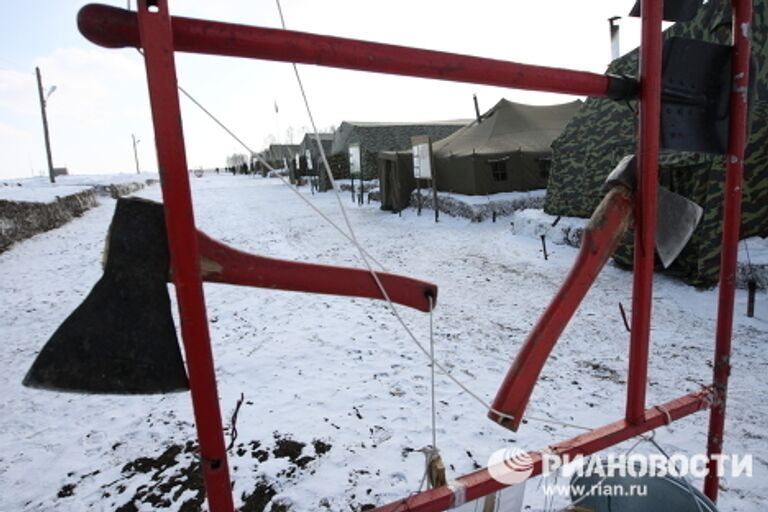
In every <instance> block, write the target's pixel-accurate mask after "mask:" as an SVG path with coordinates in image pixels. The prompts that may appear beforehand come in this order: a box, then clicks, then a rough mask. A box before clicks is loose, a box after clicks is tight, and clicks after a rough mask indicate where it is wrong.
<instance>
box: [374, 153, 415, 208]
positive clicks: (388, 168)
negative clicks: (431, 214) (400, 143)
mask: <svg viewBox="0 0 768 512" xmlns="http://www.w3.org/2000/svg"><path fill="white" fill-rule="evenodd" d="M415 188H416V178H414V177H413V153H412V152H410V151H382V152H380V153H379V189H380V193H381V209H382V210H392V211H394V212H399V211H400V210H403V209H404V208H407V207H408V205H409V204H410V202H411V193H412V192H413V191H414V189H415Z"/></svg>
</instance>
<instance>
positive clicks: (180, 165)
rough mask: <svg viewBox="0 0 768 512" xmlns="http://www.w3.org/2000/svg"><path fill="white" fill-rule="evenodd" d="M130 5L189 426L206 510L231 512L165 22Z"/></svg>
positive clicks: (163, 11)
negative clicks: (151, 132) (142, 68)
mask: <svg viewBox="0 0 768 512" xmlns="http://www.w3.org/2000/svg"><path fill="white" fill-rule="evenodd" d="M137 3H138V19H139V28H140V33H141V41H142V47H143V48H144V62H145V65H146V69H147V82H148V85H149V101H150V104H151V106H152V122H153V124H154V128H155V146H156V147H157V161H158V165H159V167H160V184H161V187H162V191H163V203H164V205H165V225H166V231H167V232H168V249H169V252H170V255H171V268H172V275H173V283H174V285H175V288H176V298H177V300H178V303H179V318H180V321H181V338H182V340H183V342H184V353H185V354H186V360H187V373H188V375H189V387H190V392H191V394H192V406H193V409H194V415H195V427H196V428H197V437H198V441H199V443H200V466H201V467H202V471H203V479H204V481H205V489H206V491H207V495H208V505H209V507H210V509H211V510H212V511H216V512H218V511H224V512H229V511H231V510H234V503H233V501H232V488H231V484H230V478H229V465H228V463H227V451H226V449H225V445H224V433H223V429H222V421H221V410H220V408H219V395H218V391H217V386H216V373H215V370H214V366H213V352H212V350H211V339H210V335H209V332H208V318H207V314H206V309H205V298H204V296H203V284H202V281H201V276H200V258H199V256H198V254H199V251H198V244H197V230H196V229H195V218H194V213H193V210H192V192H191V190H190V188H189V171H188V167H187V157H186V152H185V149H184V133H183V131H182V127H181V110H180V108H179V94H178V89H177V83H176V66H175V59H174V53H173V39H172V31H171V17H170V15H169V14H168V5H167V3H166V2H164V1H159V2H156V4H157V10H156V11H155V12H151V11H150V10H149V8H148V6H147V2H146V1H140V2H137Z"/></svg>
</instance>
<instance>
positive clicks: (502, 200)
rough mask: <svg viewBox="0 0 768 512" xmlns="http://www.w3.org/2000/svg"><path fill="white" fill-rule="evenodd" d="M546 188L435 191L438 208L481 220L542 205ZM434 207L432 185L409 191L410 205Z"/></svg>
mask: <svg viewBox="0 0 768 512" xmlns="http://www.w3.org/2000/svg"><path fill="white" fill-rule="evenodd" d="M545 194H546V190H543V189H542V190H532V191H530V192H502V193H499V194H493V195H489V196H467V195H464V194H453V193H450V192H439V191H438V193H437V203H438V205H437V207H438V209H439V210H440V211H441V212H443V213H446V214H448V215H450V216H452V217H465V218H467V219H470V220H471V221H472V222H482V221H484V220H486V219H492V218H493V217H494V214H495V215H496V216H502V215H510V214H512V213H514V212H515V211H517V210H522V209H525V208H542V207H543V206H544V196H545ZM419 195H421V207H422V208H430V209H434V206H433V205H432V197H433V193H432V189H429V188H425V189H421V190H414V191H413V193H412V194H411V206H417V205H418V204H419Z"/></svg>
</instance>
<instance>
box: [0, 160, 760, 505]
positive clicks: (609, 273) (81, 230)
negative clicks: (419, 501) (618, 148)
mask: <svg viewBox="0 0 768 512" xmlns="http://www.w3.org/2000/svg"><path fill="white" fill-rule="evenodd" d="M192 184H193V186H194V195H195V205H196V217H197V222H198V224H199V226H200V227H201V229H203V230H204V231H206V232H207V233H209V234H210V235H212V236H214V237H216V238H219V239H221V240H223V241H225V242H227V243H229V244H232V245H234V246H236V247H238V248H240V249H244V250H248V251H251V252H255V253H258V254H262V255H267V256H272V257H278V258H286V259H292V260H301V261H312V262H320V263H328V264H339V265H347V266H349V265H354V266H361V265H362V264H361V262H360V261H359V258H358V256H357V253H356V251H355V249H354V248H352V247H351V246H350V244H349V243H348V242H347V241H346V240H345V239H343V238H342V237H341V236H340V235H338V233H336V232H335V231H334V230H333V229H332V228H330V227H328V226H327V225H326V224H324V222H323V221H322V220H320V219H319V218H318V217H317V216H316V214H314V213H313V212H312V211H311V210H310V209H309V208H307V207H306V205H304V204H302V203H301V202H300V201H299V200H298V198H296V197H295V196H294V195H293V193H292V192H291V191H290V190H289V189H288V188H287V187H286V186H284V185H282V184H281V183H280V182H279V181H278V180H276V179H262V178H253V177H244V176H237V177H233V176H226V175H221V176H207V177H204V178H199V179H197V178H193V180H192ZM302 193H303V194H305V195H306V196H307V197H308V198H309V199H310V201H313V202H315V204H317V205H318V207H319V208H321V209H322V210H323V211H324V212H327V213H328V214H329V215H331V216H332V218H334V219H336V220H337V222H339V223H341V216H340V214H339V212H338V209H337V206H336V204H335V198H334V197H333V195H332V194H331V193H325V194H316V195H314V196H310V195H309V189H308V188H307V187H304V188H303V189H302ZM159 194H160V190H159V188H158V187H152V188H151V189H145V190H143V191H142V192H141V193H140V194H139V195H141V196H144V197H149V198H153V199H159ZM342 198H343V199H344V200H346V201H348V204H349V212H350V216H351V219H352V222H353V224H354V225H355V226H356V227H357V234H358V237H359V239H360V241H361V243H362V244H363V246H364V247H366V248H367V249H368V251H369V252H371V253H372V254H374V255H375V256H376V258H377V259H378V260H379V261H381V262H383V263H384V264H385V265H386V267H387V270H389V271H390V272H397V273H403V274H406V275H410V276H414V277H418V278H421V279H426V280H430V281H432V282H435V283H437V284H438V285H439V286H440V295H439V300H438V307H437V309H436V311H435V318H434V321H435V342H436V355H437V357H438V359H440V360H441V361H443V363H444V364H445V365H446V366H448V367H450V368H451V369H452V371H453V372H454V374H455V375H456V376H458V377H459V378H460V379H461V380H463V381H464V382H465V383H466V384H467V385H468V386H469V387H470V388H472V389H473V390H474V391H475V392H477V393H478V394H479V395H481V396H483V397H485V398H486V399H487V400H491V399H492V398H493V396H494V395H495V392H496V390H497V388H498V386H499V385H500V382H501V379H502V378H503V376H504V374H505V372H506V371H507V369H508V367H509V364H510V362H511V359H512V358H513V357H514V356H515V353H516V351H517V349H518V348H519V346H520V344H521V343H522V341H523V340H524V338H525V336H526V334H527V333H528V331H529V330H530V328H531V326H532V324H533V323H534V322H535V320H536V318H537V317H538V315H539V314H540V313H541V311H542V310H543V308H544V307H545V306H546V304H547V303H548V301H549V299H550V298H551V296H552V294H553V293H554V291H555V290H556V289H557V287H558V285H559V283H560V281H561V279H562V277H563V275H564V274H565V272H566V271H567V269H568V268H569V267H570V264H571V262H572V260H573V258H574V255H575V249H573V248H571V247H568V246H564V245H555V246H552V247H550V248H549V259H548V260H547V261H545V260H544V259H543V257H542V254H541V244H540V242H539V241H538V240H536V239H533V238H530V237H526V236H514V235H512V234H511V232H510V228H509V225H508V223H506V222H502V223H495V224H494V223H490V222H487V223H482V224H476V223H474V224H473V223H471V222H470V221H469V220H467V219H456V218H446V217H443V218H441V220H440V223H438V224H435V223H434V222H433V220H432V219H431V217H430V216H428V215H426V216H424V215H423V216H421V217H417V216H416V214H415V211H414V210H412V209H409V210H406V211H404V212H402V216H398V215H392V214H389V213H386V212H382V211H380V210H379V209H378V205H376V204H371V205H364V206H356V205H352V203H351V202H350V201H349V198H348V197H347V196H346V195H343V196H342ZM114 204H115V203H114V201H113V200H111V199H103V200H102V205H101V206H99V207H97V208H94V209H92V210H90V211H89V212H87V213H86V214H85V215H83V217H82V218H79V219H77V220H75V221H73V222H71V223H70V224H68V225H66V226H64V227H62V228H59V229H56V230H54V231H51V232H48V233H44V234H42V235H38V236H35V237H33V238H31V239H29V240H27V241H24V242H21V243H18V244H16V245H15V246H14V247H12V248H11V249H10V250H8V251H7V252H5V253H3V254H0V264H2V268H3V274H2V275H3V277H2V279H0V307H1V308H2V310H3V312H4V313H3V315H2V318H0V332H2V338H3V345H4V346H3V350H1V351H0V389H2V390H3V398H2V400H0V490H1V492H0V510H3V511H5V510H9V511H10V510H13V511H21V510H24V511H42V510H46V511H47V510H121V511H129V510H155V509H157V508H160V507H165V506H167V507H168V508H167V509H168V510H195V509H196V508H197V504H198V503H200V500H201V496H200V495H199V493H198V492H197V491H196V484H199V479H198V477H197V473H196V462H195V460H194V442H195V439H196V438H195V431H194V427H193V424H192V412H191V403H190V399H189V395H188V394H187V393H178V394H172V395H165V396H134V397H126V396H85V395H78V394H65V393H53V392H46V391H40V390H33V389H27V388H24V387H22V386H21V380H22V378H23V376H24V374H25V373H26V371H27V369H28V368H29V366H30V364H31V363H32V361H33V359H34V357H35V354H36V353H37V352H38V351H39V350H40V348H41V347H42V345H43V344H44V343H45V341H46V340H47V339H48V337H49V336H50V335H51V334H52V332H53V331H54V330H55V329H56V327H58V325H59V324H60V323H61V322H62V321H63V320H64V318H66V316H67V315H68V314H69V313H70V312H71V311H72V310H73V309H74V308H75V307H76V306H77V305H78V304H79V303H80V302H81V301H82V299H83V298H84V296H85V295H86V294H87V293H88V292H89V291H90V288H91V286H92V285H93V283H94V282H95V281H96V280H97V279H98V277H99V276H100V273H101V269H100V259H101V250H102V246H103V241H104V237H105V234H106V230H107V226H108V225H109V222H110V219H111V216H112V211H113V208H114ZM630 288H631V275H630V274H628V273H626V272H624V271H621V270H619V269H617V268H615V267H613V266H611V265H609V266H608V267H607V268H606V269H605V270H604V272H603V273H602V274H601V276H600V277H599V279H598V281H597V283H596V285H595V287H594V288H593V290H592V291H591V292H590V294H589V295H588V296H587V298H586V300H585V302H584V303H583V305H582V307H581V308H580V310H579V312H578V313H577V315H576V317H575V318H574V319H573V321H572V322H571V325H570V326H569V328H568V329H567V330H566V331H565V333H564V335H563V337H562V338H561V340H560V342H559V343H558V346H557V347H556V349H555V351H554V353H553V355H552V357H551V358H550V361H549V362H548V364H547V366H546V367H545V369H544V371H543V373H542V379H541V381H540V382H539V383H538V385H537V387H536V390H535V391H534V394H533V397H532V399H531V405H530V406H529V411H528V412H529V413H530V414H531V415H534V416H537V417H544V418H547V417H550V418H553V419H556V420H558V421H564V422H570V423H575V424H578V425H586V426H599V425H602V424H605V423H608V422H611V421H614V420H616V419H618V418H620V417H621V416H622V411H623V406H624V389H625V380H626V366H627V357H626V353H627V341H628V334H627V332H626V331H625V329H624V326H623V322H622V319H621V316H620V314H619V307H618V304H619V303H620V302H621V303H622V304H623V305H624V307H625V308H627V309H629V307H630V304H631V300H630ZM655 292H656V293H655V299H654V327H653V330H652V357H651V364H650V370H649V379H650V385H649V389H648V395H649V396H648V400H649V405H650V404H657V403H662V402H665V401H667V400H669V399H671V398H674V397H676V396H678V395H681V394H683V393H685V392H688V391H691V390H695V389H698V388H699V386H700V385H701V384H703V383H707V382H709V381H710V380H711V357H712V344H713V343H712V340H713V326H714V318H715V305H716V291H715V290H710V291H699V290H695V289H693V288H690V287H688V286H685V285H684V284H682V283H680V282H677V281H674V280H671V279H669V278H666V277H663V276H659V277H657V279H656V283H655ZM206 296H207V302H208V308H209V318H210V321H211V329H212V337H213V348H214V354H215V358H216V369H217V374H218V379H219V392H220V399H221V406H222V411H223V414H224V416H225V423H226V424H229V417H230V416H231V414H232V412H233V410H234V408H235V404H236V402H237V400H238V398H239V397H240V394H241V393H242V394H243V395H244V397H245V402H244V405H243V406H242V409H241V410H240V412H239V418H238V421H237V430H238V433H239V435H238V437H237V440H236V442H235V445H234V448H233V449H232V450H231V452H230V459H229V462H230V467H231V471H232V476H233V480H234V482H235V483H234V494H235V498H236V503H237V505H238V506H243V507H244V509H247V510H261V509H262V508H260V507H261V506H262V505H266V504H267V503H268V502H270V500H271V503H272V505H269V507H267V510H284V509H285V507H282V508H281V507H279V506H275V504H276V503H279V504H282V505H285V506H290V510H292V511H310V510H345V511H347V510H361V509H365V508H366V506H367V505H370V504H383V503H387V502H389V501H392V500H395V499H397V498H400V497H403V496H406V495H408V494H409V493H411V492H413V491H414V490H416V488H417V487H418V485H419V482H420V481H421V477H422V472H423V463H424V461H423V456H422V455H421V454H420V453H418V452H415V453H414V452H412V451H411V450H417V449H419V448H421V447H424V446H426V445H428V444H430V443H431V432H430V409H429V404H430V387H429V368H428V364H427V361H426V360H425V358H424V357H423V356H422V355H421V354H420V353H419V351H418V349H417V348H416V347H415V346H414V345H413V343H412V342H411V341H410V340H409V338H408V337H407V335H406V334H405V333H404V332H403V329H402V328H401V326H400V325H399V324H398V323H397V322H396V321H395V320H394V318H393V316H392V315H391V313H390V312H389V311H388V309H387V308H386V306H385V304H384V303H382V302H378V301H369V300H363V299H349V298H339V297H331V296H322V295H308V294H299V293H289V292H281V291H274V290H259V289H251V288H243V287H233V286H225V285H206ZM745 311H746V293H745V292H744V291H742V290H739V291H738V292H737V307H736V319H735V335H734V354H733V358H732V364H733V372H732V378H731V390H730V400H729V410H728V424H727V434H726V449H727V451H729V452H734V453H738V454H752V456H753V457H754V476H752V477H740V478H737V479H733V478H727V479H725V480H724V482H723V488H724V490H723V491H722V493H721V499H720V506H721V510H723V511H759V510H764V505H763V503H764V501H765V498H766V496H768V478H766V475H767V474H768V444H767V443H766V438H767V437H768V434H766V429H765V423H766V421H767V420H768V405H767V404H766V402H765V400H764V397H765V396H766V395H767V394H768V381H766V379H765V378H764V375H765V374H766V371H767V370H768V355H767V352H766V345H767V344H768V295H766V293H764V292H760V293H758V296H757V307H756V314H755V317H754V318H751V319H750V318H746V316H745ZM402 315H403V317H404V319H405V320H406V321H407V322H408V323H409V324H410V325H411V326H412V328H413V330H414V331H415V333H416V334H417V336H418V337H419V338H420V339H421V340H422V341H423V342H424V343H426V342H428V333H429V318H428V316H427V315H425V314H423V313H419V312H415V311H410V310H405V309H403V310H402ZM437 400H438V411H437V424H438V431H437V443H438V446H439V448H440V449H441V452H442V455H443V459H444V460H445V462H446V466H447V468H448V476H449V478H451V477H455V476H458V475H462V474H465V473H467V472H469V471H472V470H473V469H475V468H478V467H480V466H484V465H485V464H486V463H487V460H488V457H489V455H490V454H491V453H492V452H494V451H495V450H498V449H500V448H503V447H505V446H509V445H512V446H516V447H519V448H522V449H526V450H536V449H542V448H544V447H546V446H547V445H549V444H552V443H554V442H556V441H559V440H563V439H565V438H568V437H572V436H573V435H576V434H578V433H580V431H579V430H574V429H572V428H569V427H565V426H561V425H560V424H557V423H552V424H549V423H541V422H534V421H530V422H528V423H527V424H525V425H523V426H522V427H521V429H520V431H519V432H518V433H512V432H510V431H507V430H505V429H503V428H501V427H499V426H498V425H496V424H494V423H492V422H491V421H489V420H487V419H486V417H485V413H486V412H485V411H484V410H483V407H482V406H481V405H479V404H478V403H477V402H476V401H475V400H473V399H472V398H471V397H469V396H467V395H466V394H464V393H463V392H462V391H461V390H460V389H458V388H457V387H456V386H455V385H454V384H453V383H451V382H450V381H449V380H448V379H447V378H445V377H443V376H439V377H438V386H437ZM706 427H707V415H706V414H704V413H699V414H696V415H693V416H690V417H688V418H686V419H684V420H681V421H679V422H675V423H674V424H672V425H671V426H670V427H668V428H662V429H660V430H659V431H658V433H657V435H656V440H657V441H658V442H659V443H660V444H661V445H662V446H663V447H664V448H665V449H666V450H668V451H670V452H679V453H686V454H689V455H690V454H694V453H702V452H703V451H704V449H705V438H706ZM630 444H631V443H625V444H624V445H622V447H621V448H619V449H626V448H627V447H628V446H630ZM617 450H618V449H617ZM637 450H639V451H647V452H653V451H654V449H653V448H652V447H651V446H650V445H648V444H645V443H644V444H641V445H640V446H639V447H638V448H637ZM696 484H697V485H699V484H700V482H696ZM537 491H538V489H537V481H532V482H529V484H528V486H527V490H526V503H527V504H528V505H529V506H530V507H531V508H530V509H529V510H541V509H542V507H543V506H544V503H545V500H544V497H543V496H542V495H541V493H540V492H537ZM565 503H566V502H565V501H564V500H563V499H559V501H558V500H556V505H558V506H564V505H565ZM249 507H250V508H249ZM555 509H557V508H555Z"/></svg>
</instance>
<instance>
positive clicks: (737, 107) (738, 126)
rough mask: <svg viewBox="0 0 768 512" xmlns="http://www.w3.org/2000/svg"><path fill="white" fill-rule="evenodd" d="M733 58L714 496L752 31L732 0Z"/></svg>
mask: <svg viewBox="0 0 768 512" xmlns="http://www.w3.org/2000/svg"><path fill="white" fill-rule="evenodd" d="M732 4H733V21H732V23H733V25H732V38H733V49H732V61H731V75H732V77H731V84H732V86H731V87H732V88H731V98H730V120H729V127H728V155H727V161H726V177H725V190H724V193H723V196H724V198H723V199H724V205H723V238H722V246H721V249H720V288H719V290H718V303H717V326H716V330H715V360H714V365H713V366H714V370H713V385H714V390H715V403H714V404H713V406H712V410H711V411H710V415H709V435H708V438H707V455H708V456H709V466H708V469H709V473H708V474H707V477H706V479H705V480H704V493H705V494H706V495H707V497H708V498H709V499H711V500H712V501H716V500H717V491H718V484H719V481H720V475H718V474H717V464H716V462H715V461H714V460H713V459H712V457H713V456H716V455H719V454H720V453H722V450H723V434H724V432H725V402H726V395H727V392H728V376H729V374H730V372H731V364H730V358H731V335H732V331H733V309H734V298H735V291H736V267H737V255H738V244H739V228H740V227H741V193H742V180H743V173H744V152H745V149H746V145H747V116H748V104H747V99H748V98H747V91H748V88H749V60H750V57H749V54H750V37H751V32H752V26H751V22H752V2H751V1H750V0H733V2H732Z"/></svg>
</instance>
